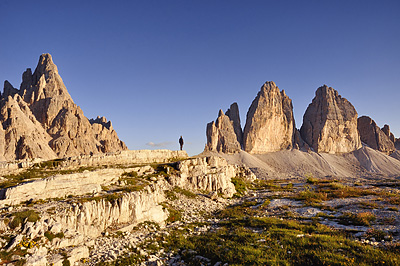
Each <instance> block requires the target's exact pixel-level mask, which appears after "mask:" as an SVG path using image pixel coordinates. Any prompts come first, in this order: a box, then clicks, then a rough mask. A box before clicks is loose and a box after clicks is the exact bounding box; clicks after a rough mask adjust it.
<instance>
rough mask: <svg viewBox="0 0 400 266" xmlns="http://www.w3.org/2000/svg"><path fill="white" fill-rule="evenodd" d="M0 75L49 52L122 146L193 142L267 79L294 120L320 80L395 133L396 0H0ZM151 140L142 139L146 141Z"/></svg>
mask: <svg viewBox="0 0 400 266" xmlns="http://www.w3.org/2000/svg"><path fill="white" fill-rule="evenodd" d="M0 11H1V16H0V36H2V40H1V42H0V59H1V61H0V81H4V80H6V79H7V80H9V81H10V82H11V83H12V84H13V85H14V87H19V85H20V83H21V76H22V73H23V71H24V70H25V69H26V68H28V67H30V68H32V69H34V68H35V67H36V64H37V61H38V59H39V56H40V54H42V53H50V54H52V56H53V60H54V62H55V63H56V64H57V66H58V68H59V72H60V75H61V77H62V78H63V80H64V83H65V85H66V86H67V89H68V91H69V92H70V94H71V96H72V98H73V99H74V101H75V103H77V104H78V105H79V106H80V107H81V108H82V110H83V111H84V113H85V115H86V116H87V117H88V118H93V117H96V116H98V115H100V116H105V117H106V118H107V119H109V120H111V121H112V123H113V126H114V128H115V129H116V131H117V133H118V135H119V137H120V138H121V139H122V140H123V141H125V143H126V144H127V145H128V147H129V148H130V149H153V148H168V149H177V148H178V147H179V144H178V138H179V136H180V135H183V137H184V139H185V142H186V145H185V147H184V148H185V149H186V150H187V151H188V153H189V154H190V155H194V154H197V153H200V152H201V151H202V150H203V148H204V144H205V141H206V137H205V127H206V124H207V123H208V122H210V121H212V120H215V119H216V117H217V115H218V110H219V109H223V110H224V111H225V110H226V109H227V108H228V107H229V105H230V104H231V103H232V102H235V101H236V102H237V103H238V104H239V109H240V112H241V119H242V125H243V126H244V123H245V117H246V113H247V110H248V108H249V106H250V104H251V102H252V100H253V99H254V97H255V96H256V94H257V92H258V91H259V89H260V87H261V86H262V84H263V83H264V82H265V81H269V80H273V81H275V83H276V84H277V85H278V87H279V88H280V89H284V90H285V91H286V93H287V94H288V96H289V97H290V98H291V99H292V100H293V106H294V113H295V119H296V126H297V127H298V128H299V127H300V126H301V123H302V117H303V114H304V112H305V109H306V108H307V106H308V104H309V103H310V102H311V100H312V98H313V97H314V95H315V90H316V89H317V88H318V87H319V86H321V85H323V84H327V85H329V86H331V87H333V88H335V89H336V90H338V91H339V93H340V94H341V95H342V96H343V97H345V98H347V99H348V100H349V101H350V102H351V103H352V104H353V105H354V106H355V108H356V110H357V112H358V113H359V115H369V116H370V117H372V118H373V119H374V120H375V121H376V122H377V124H378V125H379V126H380V127H382V126H383V125H384V124H389V125H390V126H391V129H392V131H393V132H394V134H395V136H396V137H400V119H399V113H400V104H399V100H400V52H399V47H400V16H399V13H400V1H368V0H363V1H356V0H352V1H323V0H322V1H204V0H202V1H161V0H160V1H151V0H146V1H99V0H97V1H41V0H35V1H22V0H21V1H12V0H0ZM149 144H152V145H149Z"/></svg>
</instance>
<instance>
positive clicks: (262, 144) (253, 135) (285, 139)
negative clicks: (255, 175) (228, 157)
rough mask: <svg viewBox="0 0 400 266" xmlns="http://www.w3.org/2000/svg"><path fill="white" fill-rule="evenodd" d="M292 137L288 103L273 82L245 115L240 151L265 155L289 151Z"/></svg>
mask: <svg viewBox="0 0 400 266" xmlns="http://www.w3.org/2000/svg"><path fill="white" fill-rule="evenodd" d="M294 136H295V122H294V117H293V106H292V100H291V99H290V98H289V97H288V96H287V95H286V93H285V91H284V90H282V91H280V90H279V88H278V87H277V86H276V85H275V83H274V82H272V81H269V82H266V83H265V84H264V85H263V86H262V87H261V90H260V92H259V93H258V94H257V97H256V98H255V99H254V100H253V102H252V104H251V106H250V108H249V111H248V112H247V119H246V125H245V128H244V134H243V147H244V150H245V151H246V152H249V153H266V152H274V151H279V150H282V149H288V148H292V146H293V142H294Z"/></svg>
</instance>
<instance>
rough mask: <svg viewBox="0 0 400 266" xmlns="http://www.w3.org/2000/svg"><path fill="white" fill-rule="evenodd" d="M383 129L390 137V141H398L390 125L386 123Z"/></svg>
mask: <svg viewBox="0 0 400 266" xmlns="http://www.w3.org/2000/svg"><path fill="white" fill-rule="evenodd" d="M381 130H382V131H383V133H385V134H386V136H388V137H389V139H390V141H392V142H393V143H394V142H395V141H396V139H395V137H394V135H393V133H392V132H390V127H389V125H384V126H383V128H381Z"/></svg>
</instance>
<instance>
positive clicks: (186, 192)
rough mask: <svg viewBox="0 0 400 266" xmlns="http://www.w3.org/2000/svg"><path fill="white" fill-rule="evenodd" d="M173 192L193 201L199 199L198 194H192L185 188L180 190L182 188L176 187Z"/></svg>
mask: <svg viewBox="0 0 400 266" xmlns="http://www.w3.org/2000/svg"><path fill="white" fill-rule="evenodd" d="M173 191H174V192H176V193H179V194H182V195H185V196H186V197H188V198H191V199H194V198H196V197H197V194H196V193H193V192H191V191H189V190H186V189H183V188H180V187H174V189H173Z"/></svg>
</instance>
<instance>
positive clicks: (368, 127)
mask: <svg viewBox="0 0 400 266" xmlns="http://www.w3.org/2000/svg"><path fill="white" fill-rule="evenodd" d="M383 129H384V130H386V132H387V133H388V134H386V133H385V132H384V130H381V129H380V128H379V127H378V126H377V125H376V123H375V121H374V120H372V119H371V118H370V117H368V116H362V117H360V118H358V131H359V132H360V137H361V141H362V142H364V143H365V144H367V145H368V146H369V147H371V148H372V149H375V150H378V151H381V152H384V153H386V154H391V153H392V152H393V151H394V150H395V145H394V142H393V141H392V140H391V139H390V129H389V127H388V126H387V128H385V127H384V128H383ZM393 139H394V136H393Z"/></svg>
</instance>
